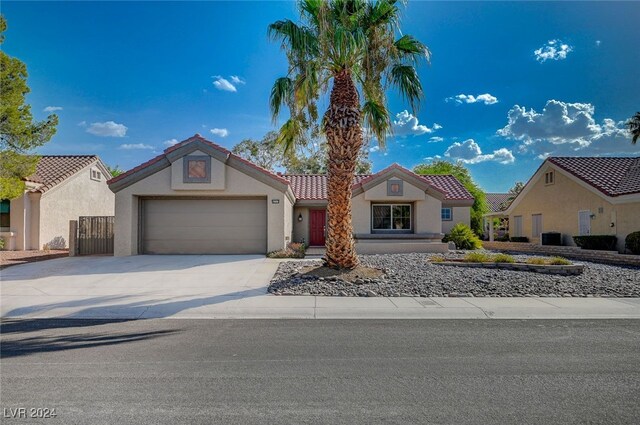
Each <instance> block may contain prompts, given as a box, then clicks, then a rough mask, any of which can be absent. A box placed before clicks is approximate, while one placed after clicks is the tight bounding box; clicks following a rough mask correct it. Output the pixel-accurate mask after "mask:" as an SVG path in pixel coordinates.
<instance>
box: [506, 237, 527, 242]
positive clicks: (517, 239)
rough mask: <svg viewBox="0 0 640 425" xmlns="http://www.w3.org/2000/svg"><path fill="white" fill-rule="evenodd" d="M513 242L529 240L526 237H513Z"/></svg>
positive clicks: (511, 238) (511, 239) (510, 239)
mask: <svg viewBox="0 0 640 425" xmlns="http://www.w3.org/2000/svg"><path fill="white" fill-rule="evenodd" d="M509 241H511V242H529V238H528V237H526V236H511V237H510V238H509Z"/></svg>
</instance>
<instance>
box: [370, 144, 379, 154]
mask: <svg viewBox="0 0 640 425" xmlns="http://www.w3.org/2000/svg"><path fill="white" fill-rule="evenodd" d="M379 150H380V146H378V145H375V146H371V147H370V148H369V152H378V151H379Z"/></svg>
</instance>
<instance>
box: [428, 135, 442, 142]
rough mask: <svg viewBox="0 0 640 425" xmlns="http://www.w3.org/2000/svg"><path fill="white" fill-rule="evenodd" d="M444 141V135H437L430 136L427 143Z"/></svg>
mask: <svg viewBox="0 0 640 425" xmlns="http://www.w3.org/2000/svg"><path fill="white" fill-rule="evenodd" d="M442 141H444V137H439V136H433V137H432V138H430V139H429V140H428V141H427V143H438V142H442Z"/></svg>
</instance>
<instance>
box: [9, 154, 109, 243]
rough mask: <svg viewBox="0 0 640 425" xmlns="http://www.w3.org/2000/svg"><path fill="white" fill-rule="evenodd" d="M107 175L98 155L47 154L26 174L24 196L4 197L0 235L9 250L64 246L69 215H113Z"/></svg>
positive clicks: (73, 217)
mask: <svg viewBox="0 0 640 425" xmlns="http://www.w3.org/2000/svg"><path fill="white" fill-rule="evenodd" d="M109 177H111V175H110V174H109V171H108V170H107V168H106V166H105V165H104V164H103V163H102V161H101V160H100V158H98V157H97V156H96V155H45V156H42V157H41V158H40V161H39V162H38V165H37V167H36V172H35V173H34V174H33V175H31V176H29V177H27V178H26V179H25V180H26V181H25V183H26V185H27V189H26V190H25V193H24V195H22V196H20V197H18V198H16V199H12V200H11V201H9V200H2V209H1V226H2V228H1V229H0V230H1V232H2V233H1V236H2V238H3V239H4V240H5V249H7V250H31V249H43V248H44V247H48V248H50V249H64V248H68V240H67V239H68V238H69V220H77V219H78V217H79V216H91V215H113V213H114V202H115V197H114V195H113V192H111V190H109V187H108V186H107V180H108V179H109Z"/></svg>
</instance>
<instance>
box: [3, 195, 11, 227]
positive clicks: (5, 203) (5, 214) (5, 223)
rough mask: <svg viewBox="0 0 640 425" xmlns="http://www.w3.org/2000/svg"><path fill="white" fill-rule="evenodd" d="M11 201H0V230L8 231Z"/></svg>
mask: <svg viewBox="0 0 640 425" xmlns="http://www.w3.org/2000/svg"><path fill="white" fill-rule="evenodd" d="M10 218H11V201H10V200H8V199H3V200H2V202H0V231H1V232H8V231H9V230H10V227H11V222H10Z"/></svg>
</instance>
